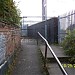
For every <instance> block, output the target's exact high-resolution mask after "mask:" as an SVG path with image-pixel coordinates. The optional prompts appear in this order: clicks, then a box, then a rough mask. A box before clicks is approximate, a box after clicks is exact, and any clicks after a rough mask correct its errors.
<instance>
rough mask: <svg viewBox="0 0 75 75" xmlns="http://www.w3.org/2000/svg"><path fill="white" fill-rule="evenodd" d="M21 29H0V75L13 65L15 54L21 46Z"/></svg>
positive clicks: (3, 74)
mask: <svg viewBox="0 0 75 75" xmlns="http://www.w3.org/2000/svg"><path fill="white" fill-rule="evenodd" d="M20 33H21V31H20V29H19V28H16V29H4V28H0V75H5V72H6V70H7V68H9V66H10V65H11V64H12V61H13V57H14V53H15V52H16V51H17V49H18V48H19V46H20V44H21V40H20V39H21V38H20Z"/></svg>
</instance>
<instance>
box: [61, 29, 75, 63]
mask: <svg viewBox="0 0 75 75" xmlns="http://www.w3.org/2000/svg"><path fill="white" fill-rule="evenodd" d="M62 46H63V48H64V50H65V53H66V54H67V55H69V56H71V59H70V61H72V62H75V30H72V31H70V32H68V34H67V36H66V37H65V39H64V41H63V43H62Z"/></svg>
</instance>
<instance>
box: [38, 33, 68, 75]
mask: <svg viewBox="0 0 75 75" xmlns="http://www.w3.org/2000/svg"><path fill="white" fill-rule="evenodd" d="M38 34H39V36H40V37H41V38H42V39H43V40H44V41H45V45H46V47H45V61H46V59H47V47H48V48H49V50H50V52H51V53H52V55H53V57H54V58H55V60H56V61H57V63H58V65H59V67H60V69H61V71H62V73H63V75H68V73H67V72H66V70H65V69H64V67H63V66H62V64H61V62H60V61H59V59H58V57H57V56H56V54H55V53H54V51H53V49H52V48H51V47H50V45H49V43H48V41H47V40H46V39H45V38H44V37H43V36H42V35H41V34H40V33H39V32H38ZM44 66H46V62H45V64H44Z"/></svg>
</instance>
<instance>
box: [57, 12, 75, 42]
mask: <svg viewBox="0 0 75 75" xmlns="http://www.w3.org/2000/svg"><path fill="white" fill-rule="evenodd" d="M58 18H59V23H58V41H59V43H61V42H62V41H63V40H64V38H65V37H66V34H67V32H69V31H71V30H73V29H75V11H72V12H69V13H66V14H64V15H61V16H59V17H58Z"/></svg>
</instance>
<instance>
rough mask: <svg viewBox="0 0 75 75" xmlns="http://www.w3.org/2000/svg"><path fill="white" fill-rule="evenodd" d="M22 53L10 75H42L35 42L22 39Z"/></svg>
mask: <svg viewBox="0 0 75 75" xmlns="http://www.w3.org/2000/svg"><path fill="white" fill-rule="evenodd" d="M21 45H22V51H21V52H20V54H19V56H18V61H17V64H16V66H15V68H14V70H13V73H12V75H44V73H43V71H42V65H41V60H40V55H39V52H38V48H37V45H36V41H35V40H32V39H22V41H21Z"/></svg>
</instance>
